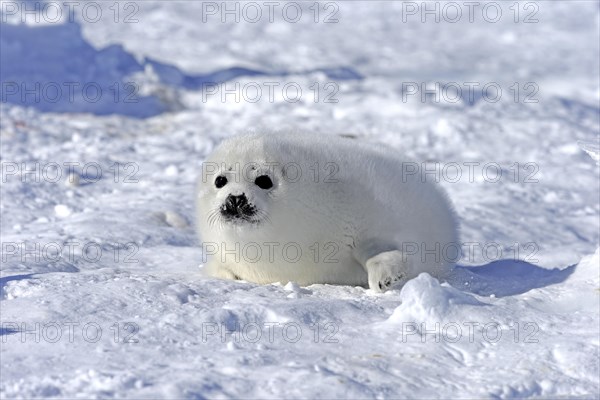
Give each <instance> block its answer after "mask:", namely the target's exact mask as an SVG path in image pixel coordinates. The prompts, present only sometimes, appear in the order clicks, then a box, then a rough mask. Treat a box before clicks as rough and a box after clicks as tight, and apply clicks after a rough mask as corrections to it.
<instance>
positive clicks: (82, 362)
mask: <svg viewBox="0 0 600 400" xmlns="http://www.w3.org/2000/svg"><path fill="white" fill-rule="evenodd" d="M6 3H7V2H6V1H4V2H2V3H1V4H3V5H5V4H6ZM526 3H527V2H521V3H518V5H519V7H524V6H525V4H526ZM529 3H533V4H535V5H536V6H537V7H539V11H538V13H537V19H538V20H539V21H538V22H537V23H532V24H524V23H515V22H514V21H513V18H512V17H513V15H512V14H511V13H512V11H511V10H510V9H509V7H510V5H512V4H513V3H512V2H510V4H509V3H502V7H503V13H504V14H503V15H504V16H505V17H503V18H502V19H501V21H499V22H497V23H489V22H486V21H485V20H483V19H482V18H481V17H478V18H475V21H474V22H473V23H471V22H469V21H467V20H465V19H464V18H463V19H462V20H461V21H460V22H459V23H456V24H452V23H448V22H444V21H441V22H440V23H435V22H433V21H431V20H429V21H428V22H425V23H422V22H421V20H420V17H419V16H418V15H417V16H415V17H413V18H409V19H408V22H403V20H402V14H401V12H402V8H403V4H402V3H401V2H377V3H375V4H373V2H370V3H369V4H367V3H360V2H351V3H350V2H348V3H342V2H337V3H335V4H337V6H338V7H339V14H337V16H338V19H339V22H338V23H334V24H322V23H319V24H316V23H314V22H313V21H312V20H311V19H310V18H308V17H307V18H306V19H302V20H301V21H300V22H298V23H296V24H292V23H289V22H286V21H285V20H283V19H281V18H276V19H275V22H274V23H269V22H268V21H267V20H261V22H259V23H249V22H245V21H243V20H242V21H240V22H239V23H234V22H229V23H221V22H220V21H219V20H218V17H215V18H217V19H210V18H209V19H208V21H207V22H205V23H202V22H201V13H202V4H201V3H196V2H188V1H186V2H183V1H182V2H166V1H162V2H154V1H144V2H139V3H135V4H137V6H139V11H138V12H137V13H136V18H137V19H138V22H137V23H129V24H127V23H123V22H122V21H121V22H119V23H115V22H114V21H113V20H112V15H111V14H110V13H109V11H108V7H109V6H110V5H112V3H110V4H109V3H103V7H104V8H103V9H104V11H105V13H104V17H103V18H102V19H101V20H100V21H98V22H95V23H92V22H86V21H85V20H83V18H82V17H81V15H80V13H76V14H75V15H76V18H75V19H76V22H74V23H69V22H67V21H62V22H60V23H40V24H35V23H32V22H31V21H28V23H26V24H20V23H19V21H17V20H16V19H15V18H16V17H15V16H14V15H9V16H7V17H6V20H7V22H6V23H4V22H3V23H2V24H1V25H0V33H1V35H0V45H1V47H0V50H1V53H2V54H1V57H0V68H1V71H0V72H1V73H0V75H1V76H0V79H1V81H2V85H3V86H2V104H1V105H0V112H1V114H0V116H1V121H0V132H1V133H0V134H1V138H2V145H1V158H2V190H1V195H2V202H1V208H0V209H1V216H2V225H1V231H0V233H1V234H2V239H1V241H2V267H1V275H0V288H1V291H0V299H1V300H0V307H1V309H0V310H1V321H0V322H1V324H2V325H1V326H0V346H1V347H0V348H1V352H0V357H1V359H0V378H1V379H0V397H2V398H34V397H35V398H39V397H59V398H73V397H82V398H93V397H102V398H105V397H127V398H136V399H138V398H156V397H160V398H284V397H285V398H353V399H354V398H377V399H384V398H407V397H410V398H450V397H451V398H514V397H544V398H556V397H568V398H574V397H578V398H598V397H599V396H600V378H599V376H600V366H599V345H600V343H599V342H600V340H599V339H600V337H599V335H600V326H599V325H600V303H599V302H600V299H599V295H600V288H599V286H600V282H599V281H600V279H599V268H600V265H599V264H600V261H599V254H598V250H597V249H598V241H599V238H600V232H599V229H600V221H599V213H600V201H599V198H600V190H599V189H600V188H599V180H598V175H599V167H598V165H597V164H596V163H595V162H594V158H590V155H592V157H595V160H598V137H599V134H600V120H599V118H600V107H599V100H600V83H599V77H598V72H599V70H600V50H599V41H598V33H599V26H600V25H599V13H600V7H599V3H598V2H596V1H575V2H567V1H555V2H548V1H543V2H529ZM23 4H24V3H23ZM28 4H32V3H31V2H30V3H28ZM432 4H433V3H432ZM440 4H442V5H443V3H440ZM482 4H484V3H482ZM121 5H123V3H121ZM311 5H312V3H303V9H304V11H305V13H309V12H310V10H308V8H309V7H310V6H311ZM322 5H323V4H322ZM121 11H122V14H121V17H120V18H121V19H122V18H123V12H124V11H126V10H123V9H122V10H121ZM525 11H526V10H525V9H524V8H521V12H522V13H525ZM306 15H310V14H306ZM479 15H480V14H479ZM321 17H323V15H321ZM522 17H523V15H521V18H522ZM3 18H4V16H3ZM130 81H135V82H136V83H137V84H138V85H139V88H140V91H139V96H137V100H138V101H137V102H133V103H127V102H125V99H124V98H123V97H122V96H124V92H123V91H121V92H120V93H119V96H118V99H117V101H116V102H115V101H114V98H113V97H112V95H113V93H112V92H111V87H112V85H114V84H115V83H117V84H118V85H119V87H120V88H121V89H123V87H124V85H125V84H126V83H127V82H130ZM11 82H13V83H14V82H17V83H18V84H21V83H25V84H29V85H34V84H35V83H36V82H39V83H41V85H42V86H43V85H48V84H49V83H52V82H55V83H58V84H59V85H62V84H64V83H65V82H78V83H80V84H81V85H82V86H83V85H84V84H85V83H89V82H95V83H97V84H98V85H99V87H100V88H102V89H103V93H104V96H103V97H102V99H101V100H100V101H98V102H95V103H92V102H89V101H85V99H84V97H83V96H82V95H81V92H79V91H77V92H76V96H75V97H74V98H73V99H69V98H68V96H64V95H63V96H61V97H59V98H58V99H57V100H56V101H54V102H53V101H48V98H47V97H43V96H42V98H41V99H40V100H39V101H37V100H36V99H35V98H34V97H33V96H31V95H30V96H26V97H25V100H24V101H23V99H22V98H21V94H20V93H19V94H16V95H14V94H13V95H11V94H9V87H8V86H6V85H7V84H9V83H11ZM207 82H217V83H226V84H229V85H231V86H230V87H233V85H234V84H235V83H236V82H239V83H240V85H242V86H243V85H244V84H249V83H250V84H252V83H259V84H263V83H264V82H276V83H279V84H280V86H279V87H281V86H283V85H285V84H286V83H290V82H295V83H297V84H299V85H300V86H301V87H302V88H303V93H304V96H303V98H302V99H301V100H300V101H298V102H295V103H292V102H289V101H285V99H284V98H283V96H282V94H281V91H280V90H279V91H277V90H276V92H275V94H276V95H275V98H274V99H273V100H272V101H270V100H269V99H267V96H263V97H262V98H261V99H260V101H258V102H256V103H253V102H249V101H240V102H235V101H234V99H233V96H229V97H227V99H226V101H222V100H221V98H220V96H218V95H216V96H208V97H207V98H206V99H205V98H203V96H204V97H206V92H204V95H203V92H202V88H203V84H206V83H207ZM330 82H336V83H337V85H338V87H339V91H338V92H337V94H336V95H335V98H336V99H337V100H338V102H336V103H327V102H324V96H325V95H326V94H327V93H329V92H328V91H327V90H325V87H324V85H325V84H327V83H330ZM407 82H417V83H419V84H420V83H427V84H429V85H432V84H433V83H435V82H441V83H444V84H448V83H450V82H460V83H464V82H479V83H481V86H483V85H484V84H486V83H489V82H497V83H498V84H499V85H500V86H501V88H502V89H503V96H502V99H500V101H498V102H494V103H492V102H490V101H487V100H486V99H484V98H483V97H482V96H481V94H479V95H478V96H475V97H474V98H468V96H465V93H464V92H463V96H462V98H461V99H460V100H459V101H457V102H450V101H444V100H443V99H442V101H439V102H436V101H435V100H434V99H431V96H430V97H428V98H427V99H425V101H421V99H420V97H419V96H408V101H403V99H404V97H406V83H407ZM515 82H518V83H519V85H520V88H521V93H520V97H519V99H518V100H519V101H518V102H515V101H514V99H513V94H512V92H510V89H509V88H510V86H511V85H513V84H514V83H515ZM528 82H534V83H535V84H536V85H537V86H538V88H539V91H538V93H537V94H536V95H535V99H537V100H538V102H536V103H526V102H524V99H523V97H524V96H525V95H526V94H527V93H530V91H527V90H525V89H524V85H525V84H526V83H528ZM315 84H318V85H319V87H320V88H321V90H322V92H321V97H320V99H319V101H316V102H315V101H314V97H313V95H312V92H311V89H310V87H311V85H315ZM263 88H265V87H263ZM109 93H110V95H109ZM479 93H481V92H479ZM261 129H268V130H286V131H288V130H296V131H298V132H302V131H312V132H319V133H322V134H351V135H353V136H355V137H356V140H364V141H371V142H377V143H384V144H386V145H388V146H389V147H392V148H394V149H397V150H398V152H399V154H405V155H407V156H409V157H411V158H413V159H416V160H422V161H428V162H429V165H434V163H435V162H439V163H441V165H442V166H443V165H447V164H448V163H451V162H456V163H459V164H461V165H463V164H462V163H464V162H479V163H480V165H479V166H478V167H476V168H475V179H473V181H470V180H469V179H468V178H467V177H466V176H463V177H462V178H461V179H460V180H459V181H458V182H456V183H453V182H450V181H448V180H442V182H441V184H442V185H443V186H444V188H445V189H446V190H447V191H448V193H449V195H450V197H451V199H452V201H453V202H454V204H455V206H456V209H457V212H458V215H459V217H460V223H461V235H462V241H463V242H465V243H467V242H468V243H477V245H476V246H475V247H476V248H477V251H474V252H472V253H468V254H466V256H465V257H464V258H463V259H462V260H461V261H460V263H459V266H458V267H457V268H456V269H455V270H454V271H453V273H452V274H451V276H450V277H449V279H448V282H439V281H437V280H435V279H433V278H431V277H430V276H428V275H426V274H422V275H420V276H419V277H417V278H416V279H414V280H412V281H410V282H408V283H407V284H406V285H405V287H404V288H402V290H394V291H390V292H387V293H385V294H376V293H373V292H371V291H369V290H367V289H364V288H357V287H346V286H330V285H312V286H309V287H299V286H298V285H297V284H295V283H293V282H290V283H288V282H281V284H274V285H267V286H259V285H255V284H251V283H246V282H233V281H219V280H204V279H201V278H200V276H199V266H200V263H201V259H202V254H201V248H200V246H199V240H198V238H197V237H196V235H195V232H194V228H193V220H194V209H193V191H194V181H195V179H196V175H197V173H198V171H199V169H200V166H201V164H202V161H203V160H204V158H205V157H206V155H207V154H208V153H209V152H210V151H211V149H212V148H213V147H214V146H215V145H217V144H218V143H219V141H220V140H221V139H222V138H224V137H227V136H230V135H234V134H237V133H242V132H247V131H256V130H261ZM586 153H589V154H586ZM70 162H73V163H75V162H77V163H79V165H77V166H76V167H75V168H74V170H72V171H71V170H68V168H67V167H66V166H65V164H64V163H70ZM23 163H25V164H23ZM36 163H38V164H37V166H38V167H37V171H38V175H35V174H31V173H30V174H26V173H23V172H26V171H23V169H28V170H31V169H33V170H34V171H35V170H36ZM486 163H498V164H499V165H500V166H501V168H502V171H503V177H504V178H503V179H500V181H499V182H490V181H489V180H486V179H484V178H482V177H483V175H482V171H481V169H482V166H483V165H485V164H486ZM515 163H518V164H517V169H518V170H519V171H520V175H519V179H517V180H516V181H515V179H514V175H513V174H514V171H515ZM527 163H533V164H527ZM14 168H16V172H15V169H14ZM98 170H100V171H101V172H102V177H101V178H100V179H96V178H97V171H98ZM116 171H118V174H117V172H116ZM466 171H467V169H466V167H465V168H464V169H463V173H465V172H466ZM56 173H59V174H60V177H59V178H58V179H53V178H54V177H55V176H57V175H55V174H56ZM530 173H534V175H533V179H534V181H528V180H526V178H527V176H528V175H529V174H530ZM488 244H492V245H494V246H492V247H491V249H492V250H490V252H488V253H486V252H483V251H482V250H481V248H482V247H483V246H485V245H488ZM495 244H497V246H496V245H495ZM86 245H87V247H86V248H85V249H86V250H87V252H86V250H84V247H85V246H86ZM15 246H17V247H15ZM19 246H20V247H19ZM23 246H25V248H24V247H23ZM36 246H37V247H36ZM68 246H71V247H68ZM497 248H501V249H502V254H501V255H498V256H495V254H494V251H493V250H494V249H497ZM516 248H518V249H519V252H518V253H516V252H515V249H516ZM69 249H70V250H69ZM99 249H100V252H99V253H98V251H99ZM57 251H60V252H61V254H59V255H57ZM532 252H533V253H532ZM97 254H99V255H100V257H99V259H97V260H95V257H96V255H97ZM98 328H100V329H101V332H100V331H99V330H98ZM458 332H460V333H461V336H460V337H459V336H458V335H457V333H458ZM58 333H60V337H59V336H57V334H58ZM499 334H500V335H501V336H498V335H499Z"/></svg>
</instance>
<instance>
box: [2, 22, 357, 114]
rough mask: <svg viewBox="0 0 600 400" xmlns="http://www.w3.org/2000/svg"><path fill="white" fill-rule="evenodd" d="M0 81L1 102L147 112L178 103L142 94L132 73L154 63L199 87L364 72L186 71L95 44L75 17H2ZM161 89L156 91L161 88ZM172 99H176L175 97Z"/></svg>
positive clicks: (171, 77) (172, 79) (162, 74)
mask: <svg viewBox="0 0 600 400" xmlns="http://www.w3.org/2000/svg"><path fill="white" fill-rule="evenodd" d="M0 30H1V31H2V35H0V83H1V85H2V92H1V93H2V98H1V101H2V102H3V103H12V104H18V105H21V106H29V107H34V108H36V109H38V110H40V111H50V112H88V113H93V114H97V115H107V114H120V115H127V116H131V117H137V118H147V117H152V116H154V115H158V114H161V113H163V112H166V111H169V110H170V109H173V107H175V105H174V104H169V100H168V99H167V98H166V97H165V96H164V95H163V96H160V95H155V94H152V95H147V96H141V95H140V94H139V87H138V86H136V85H135V82H133V83H134V84H132V82H131V80H132V78H131V75H132V74H134V73H143V72H144V71H145V69H146V67H147V66H151V67H152V68H153V70H154V71H155V72H156V75H157V76H158V78H159V82H160V84H162V85H164V86H170V87H171V88H174V89H175V88H185V89H189V90H201V89H203V86H204V85H205V84H208V83H212V84H220V83H223V82H227V81H230V80H232V79H237V78H240V77H267V76H268V77H274V78H277V77H285V76H290V75H307V74H310V73H314V72H321V73H323V74H325V75H326V76H327V77H328V78H329V79H333V80H357V79H362V78H363V77H362V76H361V75H360V74H359V73H357V72H356V71H354V70H353V69H351V68H348V67H334V68H318V69H313V70H308V71H298V72H291V71H259V70H253V69H248V68H241V67H232V68H226V69H222V70H217V71H214V72H212V73H209V74H204V75H190V74H186V73H184V72H183V71H181V70H180V69H179V68H177V67H176V66H174V65H170V64H165V63H161V62H159V61H155V60H152V59H149V58H142V59H141V60H138V59H136V57H134V56H133V55H132V54H131V53H129V52H127V51H126V50H125V49H124V48H123V46H121V45H110V46H107V47H105V48H102V49H96V48H95V47H93V46H92V45H91V44H90V43H88V42H87V41H86V39H85V38H84V37H83V35H82V32H81V27H80V26H79V25H78V24H77V23H75V22H70V23H65V24H61V25H45V26H28V25H12V24H6V23H0ZM157 93H158V92H157ZM171 102H172V101H171Z"/></svg>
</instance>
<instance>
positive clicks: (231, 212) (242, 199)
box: [221, 193, 256, 219]
mask: <svg viewBox="0 0 600 400" xmlns="http://www.w3.org/2000/svg"><path fill="white" fill-rule="evenodd" d="M255 213H256V209H255V208H254V206H252V205H251V204H250V203H249V202H248V198H247V197H246V194H245V193H242V194H241V195H239V196H234V195H232V194H230V195H229V196H227V198H226V199H225V202H224V203H223V205H222V206H221V214H222V215H223V216H224V217H225V218H227V219H236V218H238V219H248V218H250V217H252V216H253V215H254V214H255Z"/></svg>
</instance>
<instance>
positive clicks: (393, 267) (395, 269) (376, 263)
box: [365, 250, 415, 292]
mask: <svg viewBox="0 0 600 400" xmlns="http://www.w3.org/2000/svg"><path fill="white" fill-rule="evenodd" d="M365 268H366V270H367V274H368V276H369V288H370V289H372V290H375V291H376V292H385V291H386V290H388V289H390V288H392V287H401V286H402V285H404V283H406V281H408V280H409V279H411V278H413V277H414V276H415V271H413V268H411V263H410V260H409V259H408V258H407V256H406V255H405V254H404V253H402V252H401V251H398V250H393V251H386V252H383V253H379V254H377V255H376V256H373V257H371V258H369V259H368V260H367V262H366V263H365Z"/></svg>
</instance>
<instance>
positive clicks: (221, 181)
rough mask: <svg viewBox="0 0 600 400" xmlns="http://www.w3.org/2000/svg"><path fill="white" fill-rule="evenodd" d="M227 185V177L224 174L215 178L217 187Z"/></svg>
mask: <svg viewBox="0 0 600 400" xmlns="http://www.w3.org/2000/svg"><path fill="white" fill-rule="evenodd" d="M225 185H227V178H225V177H224V176H223V175H219V176H217V179H215V186H216V187H217V189H221V188H222V187H223V186H225Z"/></svg>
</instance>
